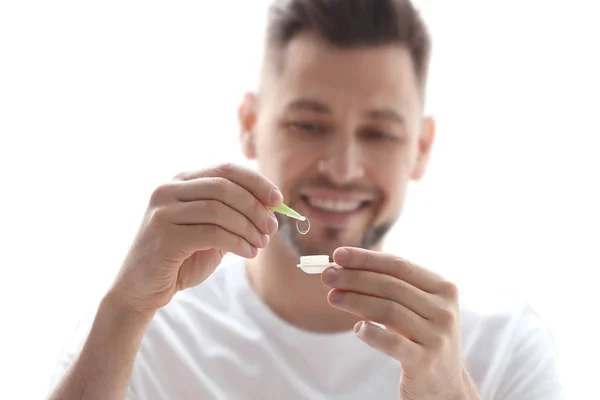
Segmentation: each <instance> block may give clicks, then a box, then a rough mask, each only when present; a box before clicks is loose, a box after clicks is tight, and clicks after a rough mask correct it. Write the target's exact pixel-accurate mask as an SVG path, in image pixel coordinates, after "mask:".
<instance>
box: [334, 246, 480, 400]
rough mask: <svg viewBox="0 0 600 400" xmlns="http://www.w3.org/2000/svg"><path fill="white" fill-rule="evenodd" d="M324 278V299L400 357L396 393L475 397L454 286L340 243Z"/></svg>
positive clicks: (365, 337) (364, 335)
mask: <svg viewBox="0 0 600 400" xmlns="http://www.w3.org/2000/svg"><path fill="white" fill-rule="evenodd" d="M333 260H334V261H335V262H336V264H338V265H340V266H341V267H342V268H328V269H327V270H325V271H324V272H323V275H322V281H323V283H324V284H326V285H328V286H329V287H332V288H333V289H332V290H331V291H330V292H329V295H328V301H329V303H330V304H331V305H332V306H333V307H336V308H339V309H340V310H344V311H347V312H349V313H352V314H355V315H357V316H359V317H360V318H361V319H364V320H365V321H373V322H376V323H379V324H382V325H384V326H385V327H386V328H387V329H383V328H380V327H378V326H377V325H374V324H371V323H368V322H365V321H360V322H358V323H357V324H356V325H355V327H354V330H355V332H356V333H357V335H358V337H359V338H360V339H361V340H362V341H364V342H365V343H366V344H368V345H369V346H371V347H373V348H375V349H378V350H380V351H382V352H383V353H385V354H387V355H389V356H390V357H393V358H395V359H397V360H398V361H400V363H401V364H402V377H401V380H400V393H401V396H402V398H403V399H404V400H408V399H444V400H446V399H461V400H462V399H479V395H478V394H477V390H476V388H475V385H474V384H473V383H472V381H471V379H470V377H469V375H468V373H467V370H466V368H465V367H464V365H463V360H462V351H461V344H460V325H459V306H458V290H457V288H456V286H455V285H454V284H452V283H451V282H448V281H446V280H444V279H442V278H441V277H440V276H438V275H436V274H434V273H433V272H430V271H428V270H426V269H424V268H421V267H418V266H416V265H414V264H411V263H410V262H408V261H406V260H403V259H401V258H398V257H395V256H392V255H389V254H384V253H380V252H375V251H370V250H364V249H358V248H340V249H337V250H336V251H335V253H334V254H333Z"/></svg>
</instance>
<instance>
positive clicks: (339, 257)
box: [335, 248, 350, 261]
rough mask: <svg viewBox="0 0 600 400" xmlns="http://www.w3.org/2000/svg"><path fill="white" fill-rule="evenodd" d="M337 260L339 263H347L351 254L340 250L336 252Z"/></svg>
mask: <svg viewBox="0 0 600 400" xmlns="http://www.w3.org/2000/svg"><path fill="white" fill-rule="evenodd" d="M335 258H336V260H337V261H347V260H348V259H349V258H350V253H349V252H348V250H346V249H342V248H340V249H338V250H337V251H336V252H335Z"/></svg>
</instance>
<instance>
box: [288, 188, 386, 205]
mask: <svg viewBox="0 0 600 400" xmlns="http://www.w3.org/2000/svg"><path fill="white" fill-rule="evenodd" d="M300 195H302V196H307V197H311V198H315V199H322V200H329V201H339V202H344V201H348V202H351V201H352V202H353V201H359V202H366V201H372V200H374V199H375V198H374V196H373V194H371V193H367V192H359V191H347V190H339V189H328V188H306V189H304V190H302V191H301V192H300Z"/></svg>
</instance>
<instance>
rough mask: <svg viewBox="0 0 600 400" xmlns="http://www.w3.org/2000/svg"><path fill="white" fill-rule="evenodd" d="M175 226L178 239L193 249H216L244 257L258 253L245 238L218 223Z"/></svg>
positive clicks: (250, 256) (251, 256)
mask: <svg viewBox="0 0 600 400" xmlns="http://www.w3.org/2000/svg"><path fill="white" fill-rule="evenodd" d="M177 228H178V231H179V232H180V234H181V237H180V240H182V241H183V242H184V243H185V244H186V245H187V246H188V247H189V248H191V249H192V250H194V251H204V250H209V249H217V250H221V251H222V252H227V253H233V254H237V255H238V256H240V257H245V258H253V257H255V256H256V255H257V254H258V249H257V248H256V247H255V246H253V245H252V244H250V243H249V242H248V241H247V240H246V239H244V238H243V237H241V236H238V235H236V234H234V233H231V232H229V231H227V230H225V229H223V228H222V227H220V226H218V225H209V224H206V225H181V226H178V227H177Z"/></svg>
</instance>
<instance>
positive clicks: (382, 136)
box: [363, 131, 396, 141]
mask: <svg viewBox="0 0 600 400" xmlns="http://www.w3.org/2000/svg"><path fill="white" fill-rule="evenodd" d="M363 136H364V137H365V138H367V139H368V140H374V141H383V140H394V139H395V138H396V136H395V135H393V134H391V133H388V132H384V131H367V132H365V133H364V134H363Z"/></svg>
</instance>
